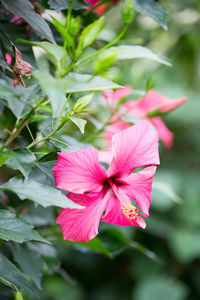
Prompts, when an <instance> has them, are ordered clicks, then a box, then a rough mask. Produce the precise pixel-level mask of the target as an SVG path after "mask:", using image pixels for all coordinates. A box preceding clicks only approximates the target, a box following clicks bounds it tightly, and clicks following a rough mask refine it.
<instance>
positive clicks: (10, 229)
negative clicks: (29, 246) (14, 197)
mask: <svg viewBox="0 0 200 300" xmlns="http://www.w3.org/2000/svg"><path fill="white" fill-rule="evenodd" d="M0 238H1V239H3V240H5V241H14V242H18V243H23V242H25V241H31V240H34V241H40V242H45V243H48V241H47V240H45V239H43V238H42V237H41V236H40V235H39V234H38V233H37V232H36V231H35V230H34V229H33V226H32V225H30V224H29V223H28V222H27V221H26V220H24V219H23V218H21V217H18V216H16V215H14V214H12V213H11V212H9V211H7V210H4V209H1V210H0Z"/></svg>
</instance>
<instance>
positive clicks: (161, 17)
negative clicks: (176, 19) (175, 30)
mask: <svg viewBox="0 0 200 300" xmlns="http://www.w3.org/2000/svg"><path fill="white" fill-rule="evenodd" d="M133 4H134V5H135V9H136V10H137V11H139V12H140V13H141V14H142V15H147V16H149V17H151V18H153V19H154V20H155V21H156V22H158V23H159V24H160V25H161V26H162V27H163V28H164V29H165V30H167V23H166V10H165V8H164V7H162V6H161V5H160V4H159V3H157V2H156V1H154V0H133Z"/></svg>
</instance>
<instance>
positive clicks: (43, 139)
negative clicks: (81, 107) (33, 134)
mask: <svg viewBox="0 0 200 300" xmlns="http://www.w3.org/2000/svg"><path fill="white" fill-rule="evenodd" d="M70 95H71V94H69V96H68V97H67V99H66V101H65V104H64V105H63V108H62V110H61V112H60V115H59V117H58V119H57V121H56V124H55V127H54V128H53V130H52V132H50V133H49V134H48V135H47V136H44V137H43V138H41V139H40V140H38V138H39V136H40V135H41V134H42V132H43V131H44V130H45V129H46V128H48V127H49V126H50V125H47V126H46V127H45V128H43V129H42V130H41V132H40V133H39V135H38V137H37V138H36V139H35V140H34V141H33V142H32V143H31V144H30V145H28V146H27V147H26V149H30V148H32V147H34V146H36V145H37V144H39V143H41V142H44V141H47V140H50V137H51V136H52V135H53V134H54V133H56V131H57V129H58V128H59V121H60V118H61V116H62V113H63V111H64V109H65V107H66V104H67V102H68V100H69V97H70ZM51 139H52V138H51ZM65 146H66V145H65ZM67 147H68V145H67Z"/></svg>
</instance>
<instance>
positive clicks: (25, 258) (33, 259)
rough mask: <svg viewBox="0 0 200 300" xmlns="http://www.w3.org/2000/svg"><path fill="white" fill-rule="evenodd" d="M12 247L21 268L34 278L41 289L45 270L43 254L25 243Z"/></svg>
mask: <svg viewBox="0 0 200 300" xmlns="http://www.w3.org/2000/svg"><path fill="white" fill-rule="evenodd" d="M10 248H11V251H12V254H13V257H14V260H15V262H16V263H17V264H18V265H19V266H20V269H21V270H22V271H23V272H24V273H25V274H27V275H28V276H29V277H30V278H31V279H32V280H33V282H34V283H35V285H36V286H37V288H39V289H41V280H42V275H43V270H44V261H43V259H42V258H41V256H40V255H39V254H38V253H37V252H35V251H33V250H31V249H29V248H28V247H27V246H25V245H12V247H10Z"/></svg>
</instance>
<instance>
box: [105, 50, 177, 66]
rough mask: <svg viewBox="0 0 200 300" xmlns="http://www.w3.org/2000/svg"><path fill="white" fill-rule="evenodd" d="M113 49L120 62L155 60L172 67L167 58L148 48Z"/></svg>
mask: <svg viewBox="0 0 200 300" xmlns="http://www.w3.org/2000/svg"><path fill="white" fill-rule="evenodd" d="M111 49H115V51H116V56H117V59H118V60H123V59H136V58H145V59H151V60H154V61H156V62H158V63H161V64H164V65H167V66H171V63H170V62H169V60H168V59H167V58H165V57H163V56H161V55H158V54H156V53H154V52H153V51H151V50H150V49H148V48H146V47H142V46H138V45H121V46H117V47H112V48H111Z"/></svg>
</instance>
